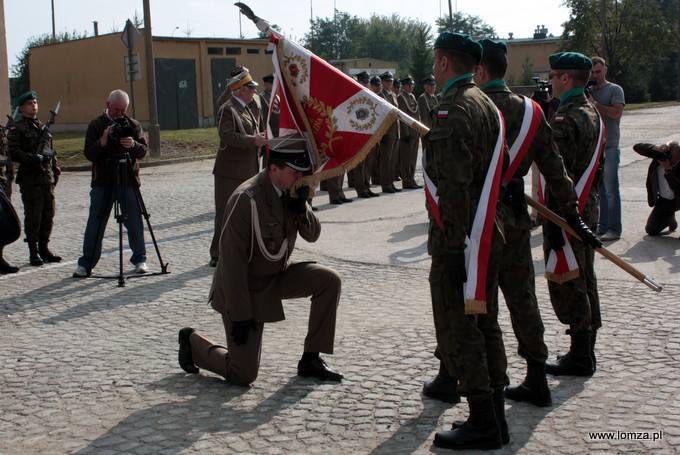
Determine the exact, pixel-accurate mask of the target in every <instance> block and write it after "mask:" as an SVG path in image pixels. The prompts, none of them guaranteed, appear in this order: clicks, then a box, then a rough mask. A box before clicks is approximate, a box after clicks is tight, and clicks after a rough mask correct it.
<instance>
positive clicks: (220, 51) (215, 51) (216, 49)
mask: <svg viewBox="0 0 680 455" xmlns="http://www.w3.org/2000/svg"><path fill="white" fill-rule="evenodd" d="M223 53H224V49H222V48H221V47H209V48H208V55H222V54H223Z"/></svg>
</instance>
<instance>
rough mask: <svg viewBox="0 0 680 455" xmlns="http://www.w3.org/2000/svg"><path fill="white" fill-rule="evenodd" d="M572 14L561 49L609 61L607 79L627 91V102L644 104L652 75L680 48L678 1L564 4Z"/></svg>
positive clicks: (569, 0) (610, 0) (618, 0)
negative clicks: (596, 56) (661, 63)
mask: <svg viewBox="0 0 680 455" xmlns="http://www.w3.org/2000/svg"><path fill="white" fill-rule="evenodd" d="M564 3H565V5H566V6H567V7H569V8H570V9H571V12H570V16H569V20H568V21H567V22H566V23H565V24H564V26H565V27H564V34H563V36H562V38H563V44H562V49H563V50H570V51H577V52H581V53H584V54H586V55H589V56H594V55H598V56H601V57H602V58H604V59H605V60H606V61H607V65H608V67H609V71H608V76H607V78H608V79H609V80H611V81H613V82H616V83H618V84H620V85H622V86H623V88H624V90H625V91H626V97H627V99H628V101H633V102H637V101H646V100H647V99H648V97H649V93H648V92H649V84H650V82H651V78H650V75H651V72H652V69H653V68H654V67H655V66H658V64H659V63H660V62H664V61H666V60H667V59H668V57H669V56H670V54H671V52H672V51H674V50H675V49H677V47H678V45H680V40H679V39H678V33H677V25H678V10H677V2H672V1H663V0H644V1H642V0H565V2H564Z"/></svg>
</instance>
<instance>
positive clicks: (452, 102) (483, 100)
mask: <svg viewBox="0 0 680 455" xmlns="http://www.w3.org/2000/svg"><path fill="white" fill-rule="evenodd" d="M431 121H432V127H431V129H430V132H429V133H428V134H427V135H426V136H425V140H426V147H425V152H424V153H426V160H427V167H426V169H425V171H426V172H427V174H428V175H429V177H430V178H431V179H432V182H433V183H434V185H435V186H436V187H437V195H438V196H439V213H440V216H441V221H442V224H443V226H444V232H442V231H441V230H440V228H439V226H438V225H437V223H436V222H435V220H434V218H433V216H432V213H431V212H430V207H429V205H428V213H429V218H430V226H429V236H428V246H427V249H428V253H429V254H430V255H442V254H444V253H445V252H450V253H462V252H463V251H464V250H465V237H466V236H467V235H468V234H469V233H470V230H471V228H472V222H473V221H474V216H475V212H476V210H477V204H478V202H479V197H480V194H481V192H482V187H483V185H484V181H485V179H486V172H487V170H488V168H489V164H490V162H491V157H492V155H493V151H494V147H495V145H496V141H497V139H498V134H499V131H500V123H499V121H498V116H497V114H496V108H495V106H494V105H493V103H492V102H491V100H490V99H489V98H488V97H487V96H486V95H484V93H482V91H481V90H479V89H478V88H477V86H475V84H474V82H472V77H466V78H463V79H460V80H458V81H456V83H455V84H453V85H452V86H451V87H450V88H449V90H448V91H447V92H446V93H445V94H444V95H443V97H442V100H441V102H440V103H439V104H438V105H437V106H436V109H435V111H433V115H432V118H431ZM506 157H507V154H506ZM504 162H507V159H504ZM498 206H499V207H500V204H499V205H498ZM498 226H500V225H498Z"/></svg>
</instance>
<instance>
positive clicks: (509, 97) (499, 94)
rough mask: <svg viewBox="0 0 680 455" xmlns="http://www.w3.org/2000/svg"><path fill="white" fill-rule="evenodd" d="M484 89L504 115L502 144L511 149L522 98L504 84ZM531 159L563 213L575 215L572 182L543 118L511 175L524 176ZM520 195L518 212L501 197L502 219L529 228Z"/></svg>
mask: <svg viewBox="0 0 680 455" xmlns="http://www.w3.org/2000/svg"><path fill="white" fill-rule="evenodd" d="M483 91H484V93H486V95H487V96H488V97H489V98H491V101H493V102H494V104H495V105H496V107H498V109H499V110H500V111H501V113H502V114H503V119H504V120H505V143H506V146H507V147H508V148H510V147H511V146H512V144H513V143H514V142H515V140H516V139H517V136H518V135H519V132H520V128H521V127H522V122H523V120H524V98H522V97H521V96H519V95H516V94H514V93H512V92H511V91H510V89H509V88H508V86H507V85H505V84H502V85H490V86H487V87H485V88H484V89H483ZM532 162H536V165H537V166H538V169H539V171H541V174H543V176H544V177H545V179H546V182H547V183H548V185H549V187H550V191H551V192H552V195H553V196H554V197H555V199H556V200H557V202H558V203H559V205H560V207H561V208H562V210H563V213H567V212H569V211H570V212H571V213H574V214H575V213H577V212H576V207H577V202H578V200H577V197H576V190H575V189H574V184H573V182H572V181H571V179H569V177H568V176H567V173H566V170H565V169H564V162H563V161H562V157H561V156H560V152H559V150H557V146H556V145H555V143H554V142H553V140H552V129H551V128H550V126H548V123H547V122H546V121H545V118H543V119H542V120H541V122H540V124H539V127H538V131H537V132H536V136H535V137H534V140H533V141H532V143H531V145H530V146H529V150H527V153H526V155H524V158H523V159H522V162H521V163H520V165H519V167H518V168H517V170H516V171H515V175H513V177H514V178H524V176H526V175H527V173H528V172H529V169H530V168H531V163H532ZM508 164H509V163H508ZM519 196H520V197H518V198H517V199H519V202H520V203H521V204H522V207H523V209H522V210H521V214H520V211H518V210H516V208H514V207H511V206H508V203H507V202H508V200H507V198H505V199H504V207H503V215H504V221H505V223H509V224H510V225H511V226H514V227H516V228H519V229H530V228H531V226H532V224H531V218H530V217H529V212H528V209H527V205H526V200H525V199H524V194H523V193H522V194H521V195H519Z"/></svg>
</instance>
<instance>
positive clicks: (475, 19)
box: [436, 12, 498, 39]
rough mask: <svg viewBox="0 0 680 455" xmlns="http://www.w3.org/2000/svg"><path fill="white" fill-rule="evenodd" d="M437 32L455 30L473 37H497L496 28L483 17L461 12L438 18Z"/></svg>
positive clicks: (454, 31)
mask: <svg viewBox="0 0 680 455" xmlns="http://www.w3.org/2000/svg"><path fill="white" fill-rule="evenodd" d="M436 23H437V33H442V32H453V33H463V34H465V35H470V36H472V37H473V38H490V39H492V38H497V37H498V34H497V33H496V30H495V29H494V28H493V27H492V26H490V25H489V24H487V23H486V22H484V21H483V20H482V18H481V17H479V16H473V15H471V14H465V13H461V12H456V13H453V15H452V16H448V15H446V16H442V17H440V18H438V19H437V20H436Z"/></svg>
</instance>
